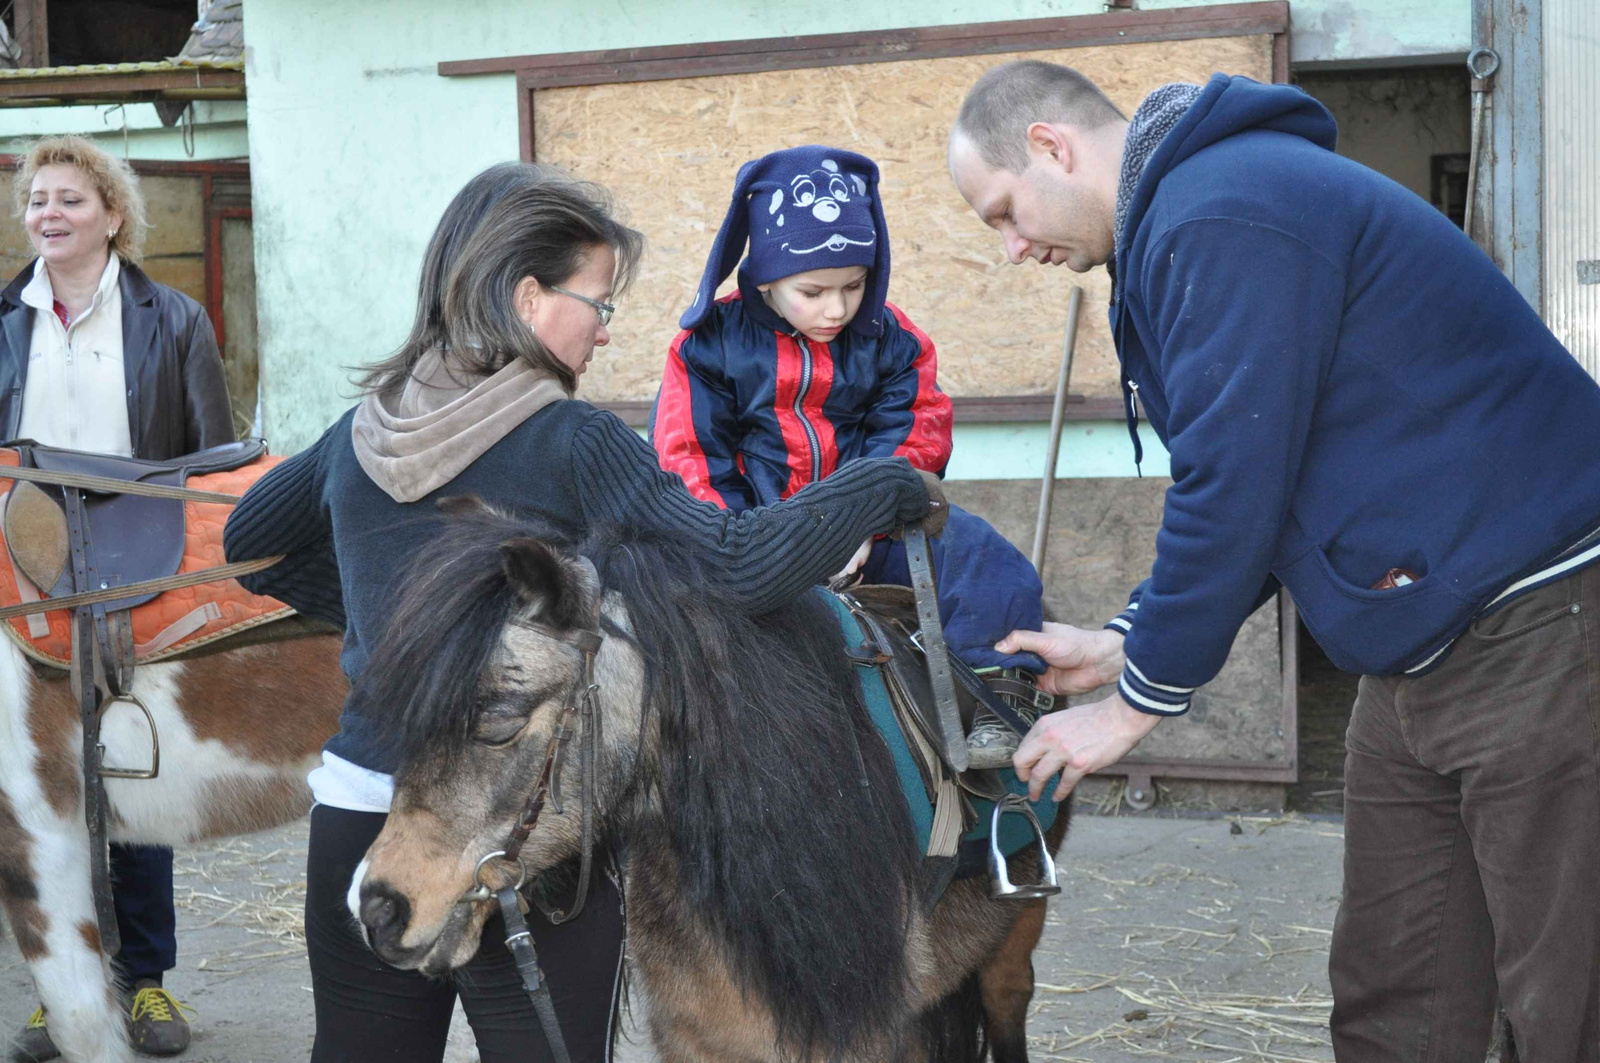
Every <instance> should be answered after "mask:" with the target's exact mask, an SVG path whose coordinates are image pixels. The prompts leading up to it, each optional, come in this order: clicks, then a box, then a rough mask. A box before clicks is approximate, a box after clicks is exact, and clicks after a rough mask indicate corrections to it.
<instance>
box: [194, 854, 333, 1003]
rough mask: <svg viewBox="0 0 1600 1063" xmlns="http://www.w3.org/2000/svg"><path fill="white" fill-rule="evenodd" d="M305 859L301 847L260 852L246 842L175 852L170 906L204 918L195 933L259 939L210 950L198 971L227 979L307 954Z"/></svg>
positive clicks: (198, 966) (203, 958) (197, 965)
mask: <svg viewBox="0 0 1600 1063" xmlns="http://www.w3.org/2000/svg"><path fill="white" fill-rule="evenodd" d="M305 856H306V854H305V850H304V849H284V848H275V849H272V850H271V851H269V852H258V851H257V850H256V848H255V845H254V843H252V842H251V841H250V840H249V839H246V838H232V839H229V840H228V841H227V842H225V843H222V844H220V845H216V846H211V847H207V848H204V849H197V850H185V851H180V852H179V853H178V854H177V860H176V861H175V864H174V867H173V876H174V886H175V888H174V889H173V902H174V904H175V905H176V906H177V907H178V908H179V909H180V910H181V911H184V912H187V913H190V914H192V915H194V916H195V917H196V918H199V919H203V920H204V922H202V923H201V924H200V925H199V927H198V929H201V930H207V929H210V928H212V927H216V926H229V927H234V928H237V929H239V930H242V931H244V932H245V933H246V934H249V935H251V936H252V937H255V938H259V939H261V940H259V941H253V942H250V943H249V944H247V945H244V946H241V947H238V948H232V949H224V950H222V951H215V950H213V951H211V952H210V953H208V954H207V955H205V956H202V957H200V959H199V961H198V962H197V963H196V964H195V969H196V970H201V971H205V972H206V973H208V974H210V975H212V976H213V977H217V978H230V977H233V976H235V975H239V974H244V973H245V972H247V971H252V970H255V969H256V968H258V967H261V966H264V965H267V964H272V963H278V962H282V961H284V960H286V959H288V958H290V957H298V956H303V955H305V925H304V917H303V913H304V911H305V900H306V881H305ZM208 917H209V918H208Z"/></svg>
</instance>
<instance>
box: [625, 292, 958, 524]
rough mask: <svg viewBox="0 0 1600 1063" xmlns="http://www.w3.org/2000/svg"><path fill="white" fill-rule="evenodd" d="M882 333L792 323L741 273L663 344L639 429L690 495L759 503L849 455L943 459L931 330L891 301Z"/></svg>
mask: <svg viewBox="0 0 1600 1063" xmlns="http://www.w3.org/2000/svg"><path fill="white" fill-rule="evenodd" d="M883 315H884V329H883V334H882V335H881V336H875V337H867V336H862V335H861V334H860V333H859V332H858V331H856V330H854V329H845V330H843V331H842V332H840V333H839V335H838V336H837V337H836V338H835V339H834V340H833V341H832V342H831V343H817V342H815V341H813V340H808V339H807V338H806V337H805V336H803V335H800V334H799V333H798V332H796V331H795V330H794V329H793V328H792V327H791V326H790V325H789V323H788V322H787V321H785V320H784V319H783V318H782V317H781V316H780V315H779V314H777V313H776V312H775V311H773V310H772V309H771V308H770V307H768V306H767V305H766V303H765V302H764V301H763V300H762V298H761V293H760V292H759V291H756V290H755V289H754V288H753V287H748V286H747V285H746V284H745V278H744V276H743V274H742V272H741V275H740V281H739V291H738V292H736V293H734V294H733V295H730V296H728V297H727V298H724V299H721V300H719V301H718V302H717V304H716V305H715V306H714V307H713V309H712V311H711V313H710V314H709V315H708V316H707V317H706V319H705V320H704V321H703V322H701V324H700V325H699V326H698V327H696V328H695V329H693V330H685V331H683V332H681V333H679V335H678V338H677V339H675V340H673V341H672V347H671V349H670V350H669V352H668V354H667V365H666V371H665V372H664V374H663V376H662V381H661V391H660V393H659V394H658V395H657V396H656V404H655V409H654V410H653V411H652V413H651V417H650V439H651V442H652V443H653V444H654V445H655V448H656V451H657V453H658V454H659V455H660V457H661V467H662V468H663V469H666V470H667V471H668V472H675V473H677V474H678V475H679V476H681V477H683V482H684V484H685V485H686V486H687V487H688V488H689V491H690V493H692V494H693V495H694V496H695V497H696V498H700V499H704V500H705V501H707V502H713V503H715V504H717V505H719V506H725V507H727V508H729V509H733V510H743V509H750V508H752V507H754V506H764V505H770V504H771V503H773V502H776V501H778V500H779V499H783V498H788V497H789V496H790V495H792V494H794V493H795V492H796V491H798V490H800V488H802V487H804V486H805V485H806V484H808V483H811V482H812V481H813V480H821V479H823V478H824V477H826V476H828V475H830V474H831V473H832V472H833V471H834V470H835V469H837V468H838V467H839V466H840V465H842V464H844V463H845V462H848V461H852V460H854V459H856V458H868V457H883V456H895V455H899V456H902V457H905V458H907V459H909V460H910V462H911V464H912V465H914V466H916V467H917V468H919V469H926V470H928V471H929V472H934V473H942V472H943V471H944V467H945V465H946V463H948V462H949V460H950V428H951V411H950V399H949V397H948V396H946V395H945V394H944V393H943V392H942V391H940V390H939V386H938V384H937V382H936V380H937V376H938V355H937V353H936V352H935V350H934V346H933V341H932V340H930V339H929V338H928V337H927V336H926V335H925V334H924V333H923V332H922V330H920V329H918V328H917V327H916V326H915V325H913V324H912V323H911V320H910V319H909V318H907V317H906V316H905V314H903V313H901V311H900V310H899V309H897V308H896V307H893V306H889V305H885V307H884V309H883Z"/></svg>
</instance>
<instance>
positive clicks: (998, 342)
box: [534, 35, 1272, 401]
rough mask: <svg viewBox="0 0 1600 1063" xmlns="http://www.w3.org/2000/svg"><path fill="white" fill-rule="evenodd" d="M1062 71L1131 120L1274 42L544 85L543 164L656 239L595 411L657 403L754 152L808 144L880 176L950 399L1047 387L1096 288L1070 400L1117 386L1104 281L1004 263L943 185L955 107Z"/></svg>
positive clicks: (907, 290) (605, 363)
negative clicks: (1176, 86)
mask: <svg viewBox="0 0 1600 1063" xmlns="http://www.w3.org/2000/svg"><path fill="white" fill-rule="evenodd" d="M1024 57H1026V58H1038V59H1045V60H1048V61H1052V62H1059V63H1065V64H1068V65H1071V66H1073V67H1075V68H1076V69H1078V70H1080V71H1082V72H1083V73H1084V74H1086V75H1088V76H1089V77H1091V78H1093V79H1094V80H1095V81H1096V82H1097V83H1098V84H1099V85H1101V86H1102V87H1103V88H1104V89H1105V90H1106V92H1107V93H1108V94H1109V95H1110V96H1111V98H1112V100H1114V101H1115V102H1116V103H1117V105H1118V106H1119V107H1121V108H1122V109H1123V110H1124V112H1126V113H1132V111H1133V109H1134V108H1135V107H1136V106H1138V103H1139V101H1140V100H1141V99H1143V98H1144V96H1145V95H1146V94H1147V93H1149V92H1150V91H1151V90H1152V89H1155V88H1157V87H1158V86H1160V85H1162V84H1166V83H1168V82H1172V81H1191V82H1204V81H1205V80H1206V79H1207V78H1208V77H1209V76H1210V75H1211V74H1212V73H1214V72H1217V71H1222V72H1225V73H1230V74H1245V75H1248V76H1250V77H1254V78H1256V79H1258V80H1261V81H1270V80H1271V79H1272V37H1271V36H1269V35H1261V36H1251V37H1222V38H1209V39H1201V40H1188V41H1159V42H1150V43H1138V44H1122V45H1112V46H1105V47H1090V48H1072V49H1059V50H1050V51H1037V52H1024V53H1016V54H1013V55H986V56H961V57H954V58H946V59H932V60H917V61H907V62H894V63H871V64H862V65H856V66H837V67H825V68H817V69H805V70H783V71H767V72H763V73H758V74H733V75H724V76H718V77H705V78H683V79H679V80H673V81H653V82H645V83H624V84H609V85H595V86H583V87H578V88H559V89H543V90H540V91H538V92H537V93H535V95H534V132H535V156H536V158H538V159H539V160H540V161H544V162H553V163H556V164H558V165H561V166H564V167H566V168H568V169H569V170H572V171H573V172H574V173H576V174H578V175H579V176H581V177H584V178H587V179H589V180H593V181H598V182H600V183H601V184H604V185H606V186H607V187H609V188H611V189H612V191H613V192H615V193H616V195H617V197H618V198H619V199H620V200H621V201H622V203H623V204H624V206H625V207H626V208H627V209H628V213H629V214H630V216H631V218H632V221H633V224H634V225H635V226H637V227H638V228H640V229H642V230H643V231H644V233H645V235H646V236H647V238H648V240H649V249H648V251H647V258H646V262H645V265H644V269H643V271H642V273H641V275H640V278H639V282H638V284H637V286H636V287H635V288H634V289H633V291H631V292H630V293H629V294H628V296H627V298H626V300H625V301H624V303H623V304H622V307H621V309H620V310H619V311H618V313H617V316H616V318H615V320H614V321H613V323H612V326H611V335H612V342H611V346H610V348H608V349H603V350H601V351H599V352H597V354H596V358H595V360H594V362H593V363H592V364H591V365H590V367H589V371H588V373H587V374H586V375H585V377H584V394H585V397H586V398H589V399H591V400H595V401H608V400H609V401H616V400H628V399H650V398H653V397H654V395H655V391H656V387H657V385H658V383H659V381H660V376H661V367H662V364H663V360H664V358H665V354H666V349H667V345H668V344H669V343H670V342H671V340H672V337H673V336H674V335H676V332H677V324H676V322H677V318H678V315H679V314H680V313H681V312H682V310H683V308H684V307H685V306H686V305H687V304H688V301H689V300H690V299H691V298H692V297H693V291H694V287H695V284H696V282H697V281H698V280H699V277H700V272H701V269H702V267H703V265H704V263H705V259H706V254H707V252H708V250H709V248H710V243H711V238H712V237H713V236H714V235H715V233H716V229H717V226H718V225H719V224H720V223H721V221H722V217H723V214H724V213H725V211H726V209H727V206H728V198H729V194H730V192H731V191H732V188H733V178H734V175H735V174H736V173H737V171H738V168H739V166H740V165H741V164H742V163H743V162H745V161H746V160H747V159H751V158H755V157H757V156H759V155H762V154H765V153H766V152H769V151H773V150H776V149H779V148H784V147H792V146H796V145H800V144H812V143H826V144H832V145H836V146H838V147H841V148H847V149H849V150H852V151H857V152H860V153H862V154H865V155H867V156H869V157H871V158H873V159H874V160H876V161H877V163H878V165H879V167H880V168H881V169H882V171H883V197H884V209H885V213H886V214H887V217H888V224H889V232H890V239H891V246H892V248H893V259H894V277H893V278H892V280H891V283H890V288H889V294H890V298H891V300H893V301H894V302H895V303H897V304H898V305H899V306H900V307H901V308H902V309H904V310H905V311H906V313H908V314H909V315H910V316H911V318H912V319H913V320H914V321H916V322H917V324H918V325H920V326H921V327H922V328H923V330H924V331H926V332H927V333H928V334H929V335H930V336H932V337H933V340H934V342H935V343H936V344H937V345H938V347H939V352H940V381H941V384H942V385H943V387H944V389H945V390H946V391H948V392H950V393H951V394H953V395H1015V394H1038V393H1046V392H1049V391H1050V390H1052V389H1053V387H1054V384H1055V375H1056V370H1057V366H1058V364H1059V360H1060V348H1061V337H1062V330H1063V327H1064V324H1065V317H1066V310H1065V308H1066V294H1067V291H1068V289H1069V286H1070V285H1071V284H1072V283H1073V282H1074V281H1077V282H1079V283H1082V284H1083V285H1084V286H1085V287H1086V292H1085V295H1086V296H1087V298H1086V306H1085V312H1084V314H1083V328H1082V331H1081V333H1080V337H1079V345H1078V352H1077V359H1076V362H1075V368H1074V380H1073V390H1074V391H1080V392H1084V393H1086V394H1089V395H1091V396H1114V395H1116V394H1117V391H1118V374H1117V368H1116V355H1115V352H1114V351H1113V349H1112V345H1111V338H1110V333H1109V327H1108V325H1107V322H1106V316H1105V313H1104V312H1103V311H1104V307H1105V306H1106V304H1107V301H1108V298H1109V292H1110V282H1109V279H1108V277H1107V275H1106V272H1105V270H1103V269H1096V270H1094V271H1093V272H1092V273H1090V274H1088V275H1086V276H1083V277H1079V276H1077V275H1075V274H1072V273H1070V272H1067V271H1066V270H1064V269H1061V268H1050V267H1042V266H1038V265H1036V264H1031V263H1030V264H1025V265H1023V266H1018V267H1013V266H1010V265H1009V264H1008V263H1007V262H1006V260H1005V255H1004V252H1003V251H1002V249H1001V246H1000V241H999V238H998V236H997V235H996V234H994V233H993V232H991V231H989V230H988V229H987V228H985V227H984V226H983V224H982V223H980V222H979V221H978V219H977V218H976V216H974V215H973V213H972V212H971V210H970V209H968V207H967V206H966V204H965V203H964V202H963V201H962V199H961V197H960V195H959V194H958V193H957V192H956V190H955V187H954V186H953V185H952V184H951V182H950V178H949V175H948V174H947V172H946V169H945V142H946V138H947V136H948V134H949V129H950V123H951V120H952V119H953V118H954V116H955V114H956V112H957V110H958V109H959V107H960V102H961V98H962V96H963V95H964V94H965V93H966V91H967V89H968V88H970V87H971V85H972V83H973V82H974V81H975V80H977V78H978V76H979V75H980V74H981V73H982V72H983V71H984V70H986V69H988V68H989V67H991V66H995V65H997V64H999V63H1002V62H1005V61H1007V60H1009V59H1014V58H1024Z"/></svg>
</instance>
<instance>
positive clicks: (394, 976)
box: [306, 805, 623, 1063]
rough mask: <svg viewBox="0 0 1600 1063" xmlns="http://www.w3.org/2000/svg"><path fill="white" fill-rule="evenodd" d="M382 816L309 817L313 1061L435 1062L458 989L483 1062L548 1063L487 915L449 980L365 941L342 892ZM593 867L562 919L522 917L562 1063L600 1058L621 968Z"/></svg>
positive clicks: (605, 896) (497, 927)
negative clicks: (473, 950)
mask: <svg viewBox="0 0 1600 1063" xmlns="http://www.w3.org/2000/svg"><path fill="white" fill-rule="evenodd" d="M386 818H387V817H386V816H385V815H384V814H382V813H378V812H351V811H347V810H345V809H341V808H330V807H328V806H326V805H318V806H317V807H316V809H314V810H313V811H312V813H311V850H310V854H309V856H307V858H306V950H307V952H308V953H309V955H310V961H311V987H312V994H313V1000H314V1002H315V1006H316V1013H317V1039H316V1044H315V1045H314V1047H313V1048H312V1050H311V1059H312V1063H347V1061H359V1063H365V1061H367V1060H384V1061H389V1060H394V1061H404V1063H439V1060H440V1059H442V1058H443V1056H444V1048H445V1038H446V1037H447V1035H448V1034H449V1032H450V1017H451V1014H452V1012H453V1011H454V1009H455V1001H456V996H457V995H458V994H459V995H460V997H461V1006H462V1009H463V1010H464V1011H465V1012H466V1015H467V1021H468V1022H469V1023H470V1024H471V1026H472V1032H473V1034H474V1035H475V1036H476V1038H477V1042H478V1052H479V1055H480V1057H481V1058H482V1060H483V1063H510V1061H512V1060H515V1061H517V1063H539V1061H545V1060H550V1059H551V1058H552V1057H551V1055H550V1048H549V1046H548V1045H547V1044H546V1043H545V1039H544V1034H543V1033H541V1032H540V1029H539V1019H538V1016H537V1015H536V1014H535V1012H534V1010H533V1005H532V1004H531V1003H530V1002H529V1000H528V997H527V994H526V993H524V992H523V989H522V983H521V981H520V980H519V979H518V977H517V970H516V966H515V965H514V964H513V963H512V960H511V954H510V952H508V951H507V950H506V947H505V929H504V925H503V924H502V922H501V919H500V916H499V914H498V913H497V914H496V915H494V916H493V917H492V918H491V919H490V920H489V921H488V924H487V925H486V926H485V927H484V929H483V944H482V946H481V947H480V948H479V950H478V954H477V956H475V957H474V958H473V960H472V962H471V963H469V964H467V966H465V967H463V968H461V969H460V970H458V971H457V972H456V973H455V975H454V977H453V978H449V979H434V978H427V977H424V976H423V975H421V974H418V973H417V972H415V971H402V970H400V969H399V968H396V967H391V966H389V965H388V964H386V963H384V962H383V961H382V960H380V959H378V957H377V956H376V955H374V954H373V953H372V951H371V950H370V949H368V948H367V945H366V942H365V941H364V940H363V939H362V938H361V936H360V935H359V932H358V929H357V927H356V923H355V920H354V918H353V917H352V916H351V914H350V911H349V909H348V908H347V907H346V905H345V895H346V893H347V892H348V891H349V889H350V879H351V877H352V876H353V875H354V874H355V869H356V865H357V864H358V863H360V862H361V858H362V857H364V856H365V855H366V853H367V848H368V846H370V845H371V844H372V842H373V840H374V839H376V838H377V836H378V832H379V831H381V830H382V829H383V823H384V820H385V819H386ZM596 872H597V873H596V874H595V875H594V877H593V879H592V882H591V887H590V892H589V901H588V905H587V906H586V907H585V908H584V910H583V914H582V915H580V916H579V917H578V918H577V919H576V920H575V921H573V922H572V923H568V924H565V925H562V926H559V927H557V926H552V925H551V924H550V922H549V921H548V920H546V919H545V918H544V917H543V916H541V915H540V914H539V912H538V910H537V909H535V910H534V911H533V912H532V913H531V914H529V916H528V926H529V928H530V929H531V930H532V931H533V939H534V944H535V946H536V947H537V949H538V951H539V967H540V969H541V970H542V971H544V972H545V973H546V974H547V975H548V977H549V980H550V993H551V997H552V999H553V1000H554V1001H555V1007H556V1014H557V1015H558V1016H559V1017H560V1020H561V1032H562V1035H563V1037H564V1038H565V1039H566V1042H567V1050H568V1052H569V1053H570V1054H571V1056H572V1059H573V1063H601V1061H605V1060H609V1059H610V1058H611V1048H610V1046H611V1041H612V1029H613V1025H614V1022H615V1004H616V998H617V989H618V983H619V979H620V975H621V964H622V951H623V911H622V896H621V894H620V892H619V891H618V889H617V886H616V884H615V882H613V881H612V877H611V876H610V875H608V874H605V873H604V872H603V871H602V870H601V869H600V868H598V867H597V868H596Z"/></svg>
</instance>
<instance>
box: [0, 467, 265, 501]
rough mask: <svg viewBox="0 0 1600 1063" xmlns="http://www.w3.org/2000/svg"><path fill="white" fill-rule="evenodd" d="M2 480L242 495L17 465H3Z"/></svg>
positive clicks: (107, 491) (181, 496)
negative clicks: (26, 467)
mask: <svg viewBox="0 0 1600 1063" xmlns="http://www.w3.org/2000/svg"><path fill="white" fill-rule="evenodd" d="M0 480H26V481H28V482H29V483H36V484H52V485H54V486H56V487H76V488H77V489H78V490H80V491H95V492H97V493H99V494H104V495H139V496H140V497H142V498H170V499H173V500H175V501H178V502H216V503H219V504H221V505H230V506H231V505H233V504H234V503H235V502H237V501H239V496H238V495H225V494H223V493H222V492H220V491H196V490H194V489H192V488H188V487H168V486H167V485H165V484H147V483H144V482H143V481H141V480H119V479H117V478H116V477H115V476H93V475H90V474H89V473H83V472H55V471H50V470H46V469H25V468H22V467H20V466H14V465H5V466H0Z"/></svg>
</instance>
